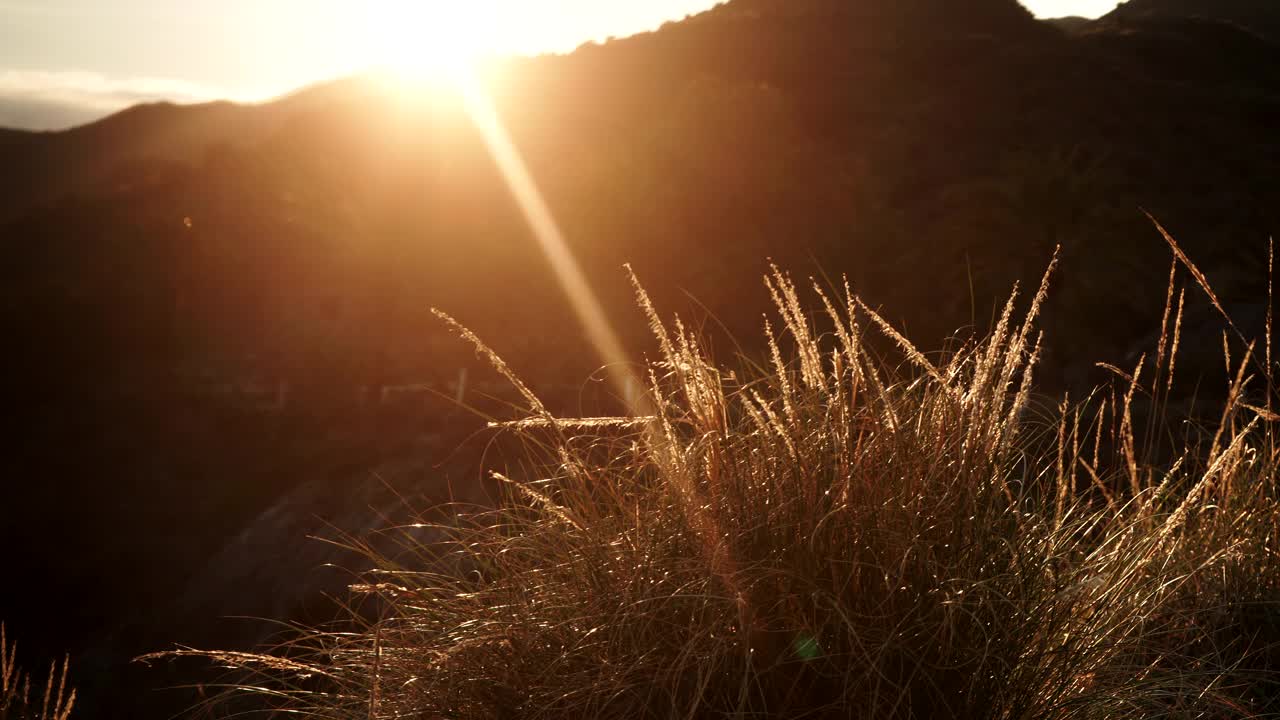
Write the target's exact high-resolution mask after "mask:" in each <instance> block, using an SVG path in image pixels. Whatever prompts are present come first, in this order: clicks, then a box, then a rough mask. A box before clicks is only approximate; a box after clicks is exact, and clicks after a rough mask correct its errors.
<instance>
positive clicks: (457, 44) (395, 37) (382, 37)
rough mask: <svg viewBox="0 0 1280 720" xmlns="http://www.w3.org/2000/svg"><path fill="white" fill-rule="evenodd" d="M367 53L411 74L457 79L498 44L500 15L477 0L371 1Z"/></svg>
mask: <svg viewBox="0 0 1280 720" xmlns="http://www.w3.org/2000/svg"><path fill="white" fill-rule="evenodd" d="M367 12H368V15H367V17H368V19H369V23H370V32H369V38H368V41H367V42H368V45H369V55H370V57H371V58H372V59H373V60H374V62H375V63H376V64H377V65H380V66H382V67H384V68H386V69H388V70H391V71H393V72H395V73H397V74H400V75H403V76H406V77H409V78H411V79H415V80H420V81H427V82H436V81H450V82H456V81H457V80H458V79H459V78H462V77H466V76H467V75H469V74H470V73H471V72H472V70H473V68H474V66H475V64H476V63H477V62H478V61H479V60H480V59H481V58H482V57H484V56H486V55H489V54H492V53H494V52H496V51H498V50H499V48H498V47H497V46H496V42H495V39H496V35H497V34H496V28H497V24H496V22H495V20H496V18H495V16H494V13H493V11H492V7H491V6H490V3H487V2H481V1H478V0H372V1H371V2H369V4H368V11H367Z"/></svg>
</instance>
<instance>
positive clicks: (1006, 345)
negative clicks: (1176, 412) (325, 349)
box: [205, 241, 1280, 720]
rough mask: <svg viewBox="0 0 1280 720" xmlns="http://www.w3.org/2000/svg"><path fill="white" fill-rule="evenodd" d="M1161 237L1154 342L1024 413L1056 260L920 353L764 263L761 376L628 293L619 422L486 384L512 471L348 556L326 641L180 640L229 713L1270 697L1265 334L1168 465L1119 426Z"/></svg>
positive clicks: (631, 713) (1080, 711)
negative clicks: (719, 356) (885, 353)
mask: <svg viewBox="0 0 1280 720" xmlns="http://www.w3.org/2000/svg"><path fill="white" fill-rule="evenodd" d="M1171 244H1172V241H1171ZM1173 246H1174V247H1175V249H1176V244H1173ZM1176 252H1177V255H1178V257H1177V258H1175V265H1174V271H1173V272H1172V273H1171V279H1170V290H1169V293H1168V298H1167V300H1166V312H1165V319H1164V331H1163V332H1162V335H1161V340H1160V344H1159V347H1158V348H1156V352H1155V354H1154V357H1152V358H1144V360H1143V362H1141V363H1140V364H1139V365H1138V366H1137V367H1136V368H1132V369H1121V368H1113V371H1114V374H1115V375H1116V378H1117V380H1116V382H1115V383H1114V384H1113V386H1112V387H1110V388H1102V389H1100V390H1099V391H1098V392H1096V393H1094V394H1093V395H1091V396H1090V397H1088V398H1084V399H1082V400H1081V401H1080V402H1071V401H1069V400H1067V399H1064V400H1062V402H1061V403H1060V404H1059V405H1058V406H1057V408H1056V409H1054V408H1050V409H1049V410H1051V412H1049V411H1046V410H1045V409H1044V408H1039V407H1038V406H1037V405H1038V404H1037V402H1036V400H1035V399H1034V396H1033V388H1034V387H1035V385H1034V371H1035V368H1036V365H1037V361H1038V358H1039V356H1040V352H1041V348H1042V347H1043V344H1042V343H1043V336H1042V334H1041V333H1040V332H1039V331H1038V330H1037V329H1036V320H1037V317H1038V314H1039V311H1040V309H1041V307H1042V304H1043V302H1044V299H1045V296H1046V293H1047V292H1048V287H1049V279H1050V276H1051V274H1052V271H1053V268H1052V267H1051V268H1050V272H1049V273H1047V274H1046V275H1045V278H1044V280H1043V282H1042V283H1041V285H1040V286H1039V288H1038V289H1037V292H1036V293H1035V294H1034V295H1033V296H1032V297H1031V299H1030V302H1029V303H1028V304H1027V305H1026V310H1025V311H1023V312H1020V311H1019V306H1018V303H1017V302H1016V298H1017V293H1016V292H1015V293H1014V297H1012V298H1010V300H1009V302H1008V304H1007V305H1006V306H1005V307H1004V311H1003V313H1002V315H1000V317H999V320H998V323H997V324H996V326H995V329H994V331H993V332H992V333H991V334H990V336H989V337H987V338H986V339H985V340H982V341H981V342H975V343H969V344H965V345H962V346H960V347H958V348H954V349H952V350H951V351H948V352H946V353H943V354H939V355H926V354H924V353H922V352H920V351H919V350H917V349H916V348H915V347H914V346H913V345H912V344H911V343H910V342H909V341H907V339H906V338H905V337H903V336H902V335H901V334H900V333H898V332H897V331H896V330H895V329H894V328H893V327H892V326H891V325H890V324H889V323H887V322H886V321H885V320H884V319H883V318H881V317H880V316H879V315H878V314H876V312H874V311H873V310H872V309H871V308H869V307H867V306H866V305H865V304H863V303H861V302H860V301H859V300H858V299H857V298H856V297H854V296H852V294H851V293H849V292H848V290H847V288H846V289H845V293H844V296H842V297H836V296H834V295H833V294H832V293H830V292H824V291H823V290H822V289H820V288H819V287H816V286H815V287H814V288H813V289H812V302H811V303H809V304H808V305H806V304H805V303H803V302H802V300H801V292H800V290H799V289H798V288H797V287H796V286H795V284H794V283H793V282H792V280H791V279H790V278H789V277H787V276H786V275H785V274H783V273H781V272H777V271H776V270H775V272H774V273H773V275H772V276H771V277H769V278H768V279H767V288H768V291H769V292H770V293H771V294H772V296H773V299H774V301H775V303H776V305H777V313H778V317H777V318H776V319H775V320H774V321H773V323H776V324H777V326H778V327H779V328H781V332H779V333H778V334H777V335H776V336H775V332H774V330H773V324H770V325H766V332H767V333H768V339H769V346H770V348H771V365H770V367H766V368H746V369H737V370H734V371H730V370H729V369H726V368H724V367H721V366H719V365H717V364H715V363H714V362H713V361H712V359H710V358H709V357H707V355H706V353H704V352H703V349H702V347H701V345H700V344H699V340H698V338H697V337H696V336H694V335H693V334H691V333H690V332H688V331H687V330H686V329H685V328H684V327H683V325H682V324H681V323H680V321H679V320H678V319H677V320H675V321H674V322H672V323H668V322H664V321H663V320H662V319H661V318H660V317H659V314H658V313H657V312H656V311H655V310H654V308H653V305H652V303H651V302H650V301H649V299H648V297H647V296H645V295H644V293H643V291H639V301H640V305H641V307H642V308H644V309H645V311H646V312H647V313H648V316H649V320H650V322H651V325H652V328H653V331H654V334H655V337H656V340H657V344H658V346H659V348H660V355H659V357H658V358H657V360H655V361H653V362H652V363H650V364H649V365H648V366H647V367H646V368H645V371H646V373H647V377H648V381H649V386H650V393H649V400H648V402H647V409H646V410H645V411H644V412H643V413H640V414H641V415H642V416H641V417H633V418H594V419H587V420H562V419H558V418H554V417H552V416H551V415H550V414H549V413H548V412H547V410H546V409H545V408H544V407H543V405H542V404H541V403H540V402H538V400H537V398H536V397H535V396H533V395H532V393H529V392H528V391H527V389H525V388H524V386H523V385H521V384H520V383H519V381H518V380H516V379H515V378H514V376H512V377H511V379H512V381H513V382H514V383H515V384H516V386H517V387H519V388H521V389H522V391H524V392H525V393H526V399H527V401H528V404H529V410H530V417H531V419H530V420H529V421H527V422H524V423H518V424H515V425H512V426H508V428H507V431H509V432H517V433H522V434H524V435H525V436H526V437H527V438H528V439H529V448H530V450H529V458H528V460H529V465H528V467H526V468H525V469H524V470H523V471H521V472H520V473H514V472H513V473H510V474H511V475H513V477H509V478H508V477H506V476H498V478H499V479H500V480H502V481H503V482H504V483H505V486H506V487H507V488H508V490H509V493H508V494H507V497H506V499H505V502H504V503H503V504H502V505H501V506H500V507H498V508H496V509H488V510H486V509H478V508H456V509H455V512H454V513H452V516H451V517H450V518H449V519H447V520H445V521H439V520H436V521H428V520H426V519H425V516H424V519H423V522H422V523H421V524H417V525H414V526H412V527H401V528H391V529H388V530H387V531H386V533H385V534H384V536H383V537H382V538H381V539H380V543H381V544H380V545H379V547H383V548H385V547H386V542H387V541H388V540H390V541H394V542H396V543H398V544H399V546H400V549H401V550H402V551H401V552H397V553H387V552H386V551H385V550H384V551H383V552H380V553H379V552H373V551H372V550H370V559H371V566H372V567H373V569H372V570H370V571H369V572H368V573H367V574H366V575H365V577H364V579H363V581H362V582H361V583H359V584H357V585H354V586H353V587H352V588H351V590H352V594H353V596H352V603H353V612H352V619H350V620H349V621H348V623H347V624H346V625H345V626H339V627H338V628H337V629H328V630H303V629H299V631H298V634H297V635H296V636H294V637H293V638H291V640H290V641H289V642H288V643H287V644H286V645H284V646H282V648H281V649H279V650H278V651H277V652H275V653H272V654H267V655H245V654H233V653H206V654H205V655H206V656H212V657H214V658H215V659H217V660H218V661H219V662H220V663H221V664H223V665H225V666H227V667H229V668H232V669H234V670H235V671H236V672H237V673H239V674H238V675H236V676H235V677H236V679H235V684H236V685H237V689H236V690H235V691H234V692H238V693H240V694H241V695H242V696H243V697H247V698H248V699H249V700H251V705H252V707H254V708H256V709H259V710H261V711H262V712H264V713H267V714H271V713H274V712H286V711H287V712H290V713H300V714H302V715H303V716H307V717H323V718H424V719H427V718H430V719H434V718H459V719H462V718H476V719H477V720H478V719H481V718H484V719H488V718H561V717H573V718H655V719H657V718H663V719H666V718H828V717H830V718H836V717H839V718H847V717H859V718H877V719H882V718H883V719H888V718H975V719H976V718H983V719H994V718H1000V719H1004V720H1015V719H1020V718H1026V719H1027V720H1031V719H1036V720H1043V719H1063V720H1065V719H1067V718H1072V719H1075V718H1081V719H1085V718H1089V719H1091V718H1116V717H1143V718H1155V717H1169V718H1231V717H1240V718H1249V717H1263V716H1268V715H1271V714H1276V713H1280V683H1278V682H1277V677H1276V675H1275V671H1276V670H1278V669H1280V645H1278V644H1277V643H1278V642H1280V608H1278V607H1277V605H1276V602H1277V600H1280V594H1278V593H1277V591H1278V590H1280V562H1277V558H1276V553H1275V549H1276V544H1277V541H1280V504H1278V499H1280V498H1278V496H1277V488H1276V483H1275V479H1276V469H1277V467H1278V464H1277V453H1276V447H1277V443H1276V442H1275V434H1274V429H1275V421H1276V420H1277V418H1276V417H1275V416H1274V415H1272V414H1271V412H1270V411H1269V410H1268V409H1266V408H1267V407H1269V400H1267V401H1266V402H1258V401H1256V393H1253V392H1251V390H1253V389H1256V388H1258V387H1260V386H1261V385H1262V381H1261V380H1259V379H1257V378H1258V377H1259V374H1261V376H1263V380H1265V384H1266V386H1267V388H1268V389H1269V388H1270V387H1271V378H1270V373H1269V372H1268V370H1269V368H1270V367H1271V366H1270V346H1269V343H1268V344H1267V348H1266V355H1267V358H1266V362H1265V364H1264V363H1263V362H1259V360H1258V356H1259V353H1258V351H1257V349H1256V348H1252V347H1251V346H1248V345H1242V346H1240V347H1237V348H1235V349H1234V350H1228V353H1229V355H1230V360H1229V363H1230V368H1231V378H1230V381H1231V382H1230V388H1229V392H1228V394H1227V398H1226V401H1225V403H1224V406H1223V408H1222V414H1221V418H1220V422H1219V423H1218V426H1217V427H1216V428H1212V429H1211V430H1209V431H1207V432H1206V433H1204V434H1197V435H1187V436H1185V439H1186V440H1187V442H1186V443H1185V451H1183V452H1181V453H1180V454H1175V456H1174V457H1172V458H1164V457H1161V458H1159V459H1156V458H1153V457H1152V452H1153V451H1152V450H1151V448H1153V447H1154V446H1155V445H1156V444H1157V443H1155V442H1153V440H1154V439H1155V438H1157V437H1158V436H1160V435H1161V433H1162V432H1163V429H1162V428H1159V427H1156V428H1154V429H1152V428H1148V427H1145V426H1143V427H1138V426H1136V424H1135V421H1134V412H1133V410H1134V406H1135V403H1136V402H1144V403H1148V404H1149V405H1150V406H1152V407H1155V408H1157V412H1156V413H1155V416H1156V418H1157V419H1156V421H1155V422H1157V423H1158V422H1159V416H1160V412H1159V411H1158V409H1159V408H1161V407H1163V405H1162V403H1167V400H1168V393H1169V383H1170V378H1171V377H1172V376H1173V374H1174V365H1175V363H1176V358H1177V354H1178V345H1179V334H1180V332H1181V309H1182V297H1183V292H1182V290H1184V288H1180V283H1181V280H1180V278H1182V277H1184V276H1186V275H1190V276H1191V278H1192V280H1193V281H1203V276H1202V274H1201V273H1199V271H1198V270H1196V269H1194V265H1192V264H1191V263H1190V261H1189V260H1188V259H1187V258H1185V256H1182V255H1181V252H1180V251H1176ZM1203 285H1204V288H1205V290H1206V291H1208V292H1210V293H1211V290H1210V289H1209V288H1208V286H1207V283H1205V284H1203ZM1211 296H1212V295H1211ZM1215 302H1216V298H1215ZM807 307H812V308H816V309H817V312H816V313H815V314H810V313H809V312H808V311H807V309H806V308H807ZM871 334H876V335H879V336H880V337H881V338H883V339H887V340H888V341H889V342H891V343H894V344H896V345H897V346H898V349H899V350H900V351H901V355H902V356H903V357H905V358H907V361H906V363H904V364H902V365H900V366H898V367H892V366H889V365H887V364H886V363H885V362H883V361H881V360H878V359H877V357H876V355H875V353H873V352H872V350H871V349H870V348H869V344H868V342H869V337H870V335H871ZM469 337H470V336H469ZM472 339H473V340H475V339H474V338H472ZM475 341H476V342H477V343H479V341H478V340H475ZM495 363H496V364H497V366H498V367H499V369H500V370H502V371H503V372H506V373H507V374H510V373H509V371H508V370H506V368H505V366H503V365H502V364H501V361H500V360H497V359H496V358H495ZM1258 368H1261V373H1259V372H1257V370H1258ZM1268 392H1269V390H1268ZM1042 404H1043V403H1040V405H1042ZM1046 418H1050V419H1046ZM427 530H429V531H430V532H431V533H434V534H435V536H437V537H443V538H444V540H443V541H436V542H431V543H426V542H423V541H421V540H420V538H421V537H422V533H423V532H424V531H427ZM374 544H375V543H372V542H370V543H369V544H367V545H364V546H363V547H366V548H372V547H374ZM224 699H225V698H224Z"/></svg>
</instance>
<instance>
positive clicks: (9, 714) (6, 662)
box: [0, 623, 76, 720]
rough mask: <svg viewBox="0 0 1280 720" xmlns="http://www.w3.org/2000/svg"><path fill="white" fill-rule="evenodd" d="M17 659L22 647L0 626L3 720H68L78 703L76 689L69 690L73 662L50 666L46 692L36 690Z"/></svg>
mask: <svg viewBox="0 0 1280 720" xmlns="http://www.w3.org/2000/svg"><path fill="white" fill-rule="evenodd" d="M17 658H18V644H17V643H16V642H13V643H10V642H9V639H8V637H7V635H6V632H5V626H4V624H3V623H0V720H68V718H70V717H71V709H72V707H74V706H75V703H76V691H75V689H74V688H69V687H67V668H68V665H69V660H67V659H64V660H63V661H62V664H61V665H58V664H57V663H54V664H52V665H50V666H49V675H48V678H47V679H46V680H45V683H44V687H43V689H41V687H40V686H39V685H37V686H36V687H35V688H34V689H33V688H32V686H31V676H29V675H27V674H26V673H25V672H23V671H22V668H21V667H19V666H18V662H17Z"/></svg>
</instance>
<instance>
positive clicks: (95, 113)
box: [0, 70, 232, 130]
mask: <svg viewBox="0 0 1280 720" xmlns="http://www.w3.org/2000/svg"><path fill="white" fill-rule="evenodd" d="M220 98H223V99H232V98H227V96H226V94H224V93H219V92H218V91H217V90H215V89H213V88H209V87H205V86H202V85H198V84H195V83H190V82H185V81H182V80H173V79H168V78H145V77H144V78H125V79H116V78H110V77H107V76H105V75H102V74H101V73H94V72H76V71H63V72H47V71H39V70H0V127H13V128H23V129H30V130H58V129H63V128H67V127H71V126H74V125H80V124H83V123H86V122H91V121H93V120H96V119H98V118H101V117H104V116H106V115H110V114H111V113H113V112H117V111H119V110H123V109H124V108H126V107H129V106H130V105H136V104H138V103H144V102H156V101H160V100H168V101H172V102H177V103H193V102H205V101H208V100H215V99H220Z"/></svg>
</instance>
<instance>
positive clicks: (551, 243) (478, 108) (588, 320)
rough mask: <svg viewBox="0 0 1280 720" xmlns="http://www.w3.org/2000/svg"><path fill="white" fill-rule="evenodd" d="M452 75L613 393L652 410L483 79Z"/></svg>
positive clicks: (641, 411) (644, 411) (637, 410)
mask: <svg viewBox="0 0 1280 720" xmlns="http://www.w3.org/2000/svg"><path fill="white" fill-rule="evenodd" d="M453 79H454V81H455V83H456V84H457V87H458V91H459V93H460V94H461V96H462V100H463V103H464V106H465V108H466V111H467V114H468V115H469V116H470V118H471V121H472V122H473V123H474V124H475V127H476V129H477V130H478V131H479V132H480V135H481V137H482V138H483V140H484V143H485V145H486V147H487V148H488V150H489V154H490V155H491V156H492V158H493V161H494V164H496V165H497V167H498V170H499V171H500V172H501V173H502V176H503V179H504V180H505V181H506V183H507V188H508V189H509V190H510V191H511V195H512V197H513V198H514V199H515V201H516V204H517V205H519V207H520V212H521V213H522V214H523V215H524V218H525V221H526V222H528V224H529V229H530V230H531V231H532V232H533V236H534V238H535V239H537V241H538V245H539V246H540V247H541V249H542V252H543V254H544V255H545V256H546V258H547V261H548V262H549V263H550V264H551V268H552V270H553V271H554V272H555V275H556V279H557V281H558V282H559V283H560V286H561V288H562V289H563V290H564V293H565V295H566V296H567V297H568V298H569V301H570V304H571V305H572V306H573V310H574V312H575V313H576V314H577V316H578V321H579V322H580V323H581V324H582V327H583V329H584V330H585V331H586V333H587V338H588V340H590V342H591V344H592V346H593V347H594V348H595V350H596V352H597V353H598V354H599V356H600V360H601V362H602V363H603V364H604V367H605V370H606V372H607V373H608V376H609V381H610V383H611V384H612V385H613V389H614V391H615V392H616V393H617V396H618V397H619V398H621V399H622V400H623V401H624V402H626V403H627V406H628V410H630V411H631V412H632V413H634V414H635V415H637V416H646V415H649V414H651V413H650V412H649V410H648V407H647V406H648V403H647V401H646V400H645V394H644V393H643V392H642V391H641V390H640V389H641V388H643V387H644V383H643V382H641V380H640V379H639V377H638V376H637V375H636V374H635V372H634V371H633V370H632V365H631V359H630V357H629V356H628V355H627V353H626V351H625V350H624V349H623V346H622V341H621V340H620V339H619V337H618V333H617V331H616V330H615V329H614V327H613V324H612V323H610V321H609V318H608V316H607V314H606V313H605V311H604V307H603V306H602V305H601V304H600V300H599V298H597V297H596V294H595V292H594V291H593V290H592V289H591V285H590V283H589V282H587V278H586V275H585V274H584V273H583V272H582V267H581V266H580V265H579V264H578V260H577V258H575V257H574V255H573V251H572V250H571V249H570V248H569V244H568V242H567V241H566V240H565V236H564V232H563V231H562V230H561V229H560V225H559V223H557V222H556V219H555V215H554V213H552V211H551V207H550V206H549V205H548V204H547V201H546V198H544V197H543V195H542V192H541V191H540V190H539V189H538V185H537V182H536V181H535V180H534V178H533V175H532V174H531V173H530V172H529V168H528V166H527V165H525V162H524V159H523V157H521V155H520V151H519V149H518V148H516V145H515V143H514V142H513V141H512V139H511V135H510V134H509V133H508V132H507V130H506V127H504V126H503V124H502V120H501V118H500V117H499V116H498V111H497V109H496V108H495V107H494V105H493V101H492V100H491V99H490V97H489V95H488V93H487V91H486V90H485V88H484V86H483V83H482V81H481V80H480V78H478V77H477V76H476V75H475V73H474V72H472V71H470V70H469V69H468V70H467V71H465V72H459V73H457V74H455V75H454V78H453Z"/></svg>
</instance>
